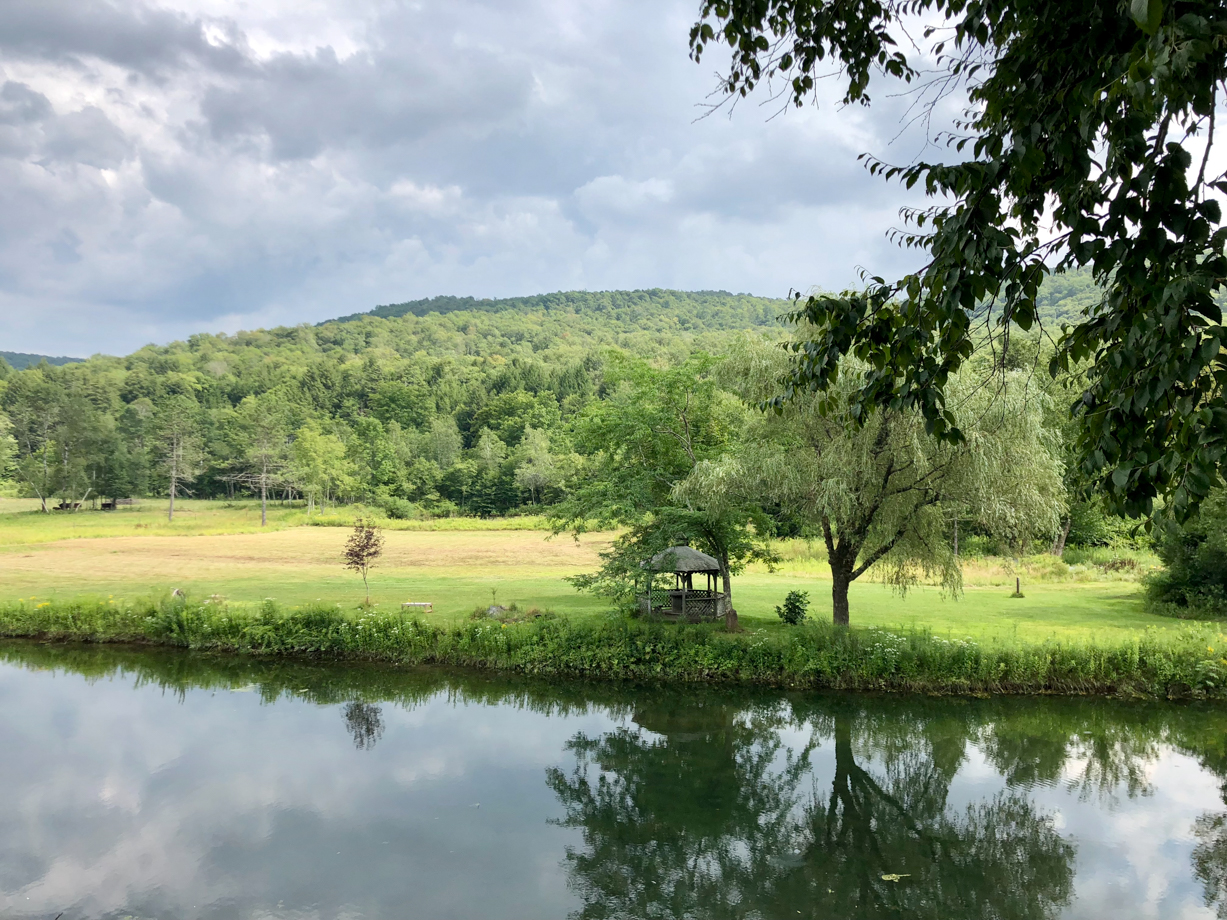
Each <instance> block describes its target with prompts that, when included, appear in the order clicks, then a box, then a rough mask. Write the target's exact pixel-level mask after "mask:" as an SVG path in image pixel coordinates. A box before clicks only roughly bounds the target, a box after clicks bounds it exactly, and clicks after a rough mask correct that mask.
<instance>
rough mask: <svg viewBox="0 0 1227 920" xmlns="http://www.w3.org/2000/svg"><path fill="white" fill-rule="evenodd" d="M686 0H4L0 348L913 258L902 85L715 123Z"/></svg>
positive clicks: (912, 144)
mask: <svg viewBox="0 0 1227 920" xmlns="http://www.w3.org/2000/svg"><path fill="white" fill-rule="evenodd" d="M697 7H698V3H697V2H696V0H680V2H675V0H617V2H614V0H485V2H483V0H446V2H444V0H435V2H430V0H423V2H408V0H167V2H162V3H159V2H150V3H145V2H140V0H116V2H106V0H0V21H2V22H3V23H4V26H3V28H2V29H0V349H7V350H13V351H34V352H41V353H50V354H70V355H87V354H90V353H92V352H96V351H107V352H111V353H123V352H126V351H129V350H131V349H133V348H136V347H139V346H140V345H142V344H144V343H146V342H151V341H152V342H165V341H169V340H171V339H174V338H180V337H183V336H186V335H189V334H191V333H193V332H200V331H207V332H216V331H234V330H236V329H240V328H253V327H257V326H267V325H275V324H295V323H300V322H317V321H319V320H322V319H327V318H329V317H332V316H336V315H340V314H346V313H352V312H355V311H359V310H366V309H370V308H371V307H373V306H375V305H376V304H381V303H395V302H399V301H404V300H409V299H414V298H419V297H429V296H433V295H436V294H459V295H469V294H471V295H475V296H481V297H498V296H512V295H519V294H534V293H540V292H545V291H556V290H568V289H589V290H601V289H610V288H643V287H672V288H682V289H692V290H693V289H704V288H706V289H710V288H723V289H726V290H731V291H746V292H751V293H755V294H762V295H770V296H783V295H785V294H787V292H788V290H789V288H790V287H792V288H801V289H808V288H810V287H813V286H821V287H827V288H837V287H841V286H844V285H848V284H851V283H853V282H854V281H855V278H856V271H857V268H858V267H860V266H866V267H870V268H872V269H873V270H874V271H875V273H886V272H892V271H897V270H899V269H901V268H903V267H906V266H907V265H909V263H910V261H911V259H912V258H914V257H912V256H909V255H908V254H906V253H901V252H900V251H899V250H897V249H896V248H895V247H894V246H893V245H892V244H891V243H889V242H888V241H887V240H886V239H885V237H884V233H885V231H886V230H887V229H889V228H890V227H891V226H893V225H895V224H897V222H898V217H897V209H898V207H899V205H900V204H901V203H902V201H903V199H902V197H901V195H900V193H899V190H898V188H897V187H892V186H890V185H887V184H885V183H883V182H881V181H880V180H877V179H873V178H871V177H869V176H868V175H867V174H866V173H865V172H864V170H863V168H862V167H861V166H860V165H859V164H858V163H857V162H856V155H857V154H858V153H860V152H862V151H872V152H873V153H875V154H878V155H881V156H883V157H884V158H886V159H889V160H892V161H894V162H906V161H910V160H911V159H913V158H914V157H915V156H916V155H917V154H918V153H919V152H920V150H921V148H922V145H923V140H924V139H923V137H918V136H916V132H912V133H905V134H904V136H903V137H902V138H898V139H897V138H896V135H898V133H899V129H900V115H901V112H902V110H903V107H904V100H901V99H892V98H885V97H883V96H882V95H881V94H879V98H878V100H877V104H875V107H874V109H873V110H872V111H866V110H862V109H860V108H856V109H844V110H841V109H840V108H839V107H838V106H835V105H831V104H824V105H821V106H820V107H819V108H817V109H813V110H805V111H798V110H789V111H786V112H783V113H779V114H777V113H778V106H776V105H772V104H769V103H767V100H766V99H765V98H764V99H762V100H755V101H754V102H753V103H751V104H743V105H742V106H741V107H739V108H738V109H737V111H736V112H735V113H734V114H733V115H732V117H731V118H730V117H727V116H726V115H724V114H720V115H716V116H714V117H709V118H705V119H703V118H699V117H698V116H700V115H701V114H702V112H703V109H702V105H703V103H704V102H705V100H706V99H707V97H708V93H709V92H710V90H711V89H712V88H713V86H714V85H715V71H716V69H717V67H718V66H719V64H720V60H719V59H718V58H717V57H712V58H711V59H710V60H707V59H705V60H704V61H703V63H702V64H700V65H696V64H694V63H693V62H691V61H690V60H689V58H688V56H687V46H686V38H687V33H688V31H689V26H690V24H691V22H692V20H693V17H694V14H695V11H696V9H697ZM835 88H836V87H835V86H834V85H831V86H830V88H829V92H831V93H834V90H835ZM824 91H826V90H824ZM760 103H763V104H760ZM773 115H774V116H776V117H774V118H773V117H772V116H773Z"/></svg>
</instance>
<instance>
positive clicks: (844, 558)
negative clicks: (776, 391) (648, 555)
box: [679, 341, 1064, 625]
mask: <svg viewBox="0 0 1227 920" xmlns="http://www.w3.org/2000/svg"><path fill="white" fill-rule="evenodd" d="M787 361H788V358H787V355H786V354H785V353H784V352H783V351H782V350H781V349H779V348H775V347H772V346H770V345H768V344H766V343H762V342H755V341H752V342H747V343H746V344H745V345H744V346H743V347H742V348H741V349H740V350H739V351H738V352H736V353H735V354H733V355H732V356H731V357H730V358H729V360H728V362H727V364H726V366H725V368H724V373H725V374H726V375H727V378H728V381H729V385H730V386H735V387H736V388H737V389H738V390H739V391H740V394H741V395H742V397H743V398H745V399H746V400H747V401H749V402H751V403H754V402H758V401H759V400H761V399H762V398H763V397H764V396H765V395H766V394H769V393H770V392H772V390H773V388H774V387H775V385H776V381H778V379H779V377H780V375H781V373H783V371H784V369H785V368H786V365H787ZM856 386H857V384H856V382H855V380H854V375H853V374H847V375H843V376H842V377H841V378H840V379H839V380H837V381H835V382H834V383H833V384H832V385H831V386H830V387H829V388H828V389H827V391H826V392H825V393H821V394H820V393H810V392H804V393H799V394H797V396H796V397H795V398H794V399H792V400H791V401H789V402H787V403H784V404H782V405H781V406H780V408H779V411H778V412H773V413H766V414H759V415H757V416H755V417H754V418H753V420H752V421H751V422H750V427H749V430H748V431H746V432H745V435H744V436H743V437H742V438H741V440H740V443H739V446H738V447H737V449H736V450H735V451H731V452H730V453H728V454H727V455H725V456H723V457H721V458H720V459H718V460H714V461H707V462H704V463H701V464H699V465H698V466H697V467H696V469H695V471H694V473H693V474H692V475H691V476H690V477H689V479H688V480H687V481H686V482H685V483H684V484H683V485H681V486H680V487H679V491H680V492H683V493H696V494H704V495H718V494H725V495H728V496H730V497H731V499H730V500H735V498H736V496H738V495H740V494H749V495H757V496H759V497H761V498H763V499H769V500H772V501H774V502H777V503H779V504H780V505H781V506H784V507H787V508H789V509H790V510H791V511H792V512H793V514H795V515H796V516H798V517H799V518H801V519H802V520H804V521H806V522H807V523H808V524H809V525H810V526H812V527H813V528H814V529H816V530H819V531H821V533H822V536H823V540H824V542H825V543H826V549H827V558H828V561H829V562H830V566H831V577H832V586H831V597H832V605H833V617H834V621H835V623H836V624H839V625H847V624H848V618H849V612H848V588H849V586H850V585H851V584H852V582H854V581H855V580H856V579H858V578H860V577H861V576H862V575H864V574H865V573H866V572H867V571H869V569H870V568H871V567H873V566H875V565H876V566H879V567H880V569H881V570H882V571H883V573H884V574H886V576H887V577H888V578H889V579H891V580H892V581H894V582H895V583H896V584H898V585H900V586H903V585H906V584H907V583H908V582H909V581H911V580H913V579H914V578H915V576H916V574H917V573H918V572H921V571H923V572H925V573H926V574H929V575H934V574H936V575H939V576H940V578H941V580H942V581H943V583H944V584H946V585H947V586H948V587H949V588H951V589H957V587H958V585H959V569H958V564H957V559H956V558H955V556H954V553H953V548H952V546H951V541H950V539H949V536H948V526H949V524H948V522H949V521H950V518H951V509H952V508H955V509H957V510H958V513H959V514H965V515H969V516H971V517H972V518H973V519H975V520H976V521H978V522H979V523H980V524H981V525H982V526H984V527H986V528H987V529H989V530H990V531H992V532H994V533H996V534H998V535H1000V536H1001V537H1003V538H1004V539H1006V540H1008V541H1010V542H1013V543H1014V544H1016V545H1019V544H1023V543H1025V542H1026V541H1027V540H1028V539H1030V538H1032V537H1033V536H1040V535H1044V536H1048V537H1051V535H1052V534H1054V533H1055V532H1056V531H1057V528H1058V527H1059V526H1060V520H1061V514H1062V512H1063V510H1064V488H1063V484H1062V479H1061V472H1062V464H1061V460H1060V457H1059V445H1058V444H1057V443H1056V439H1055V437H1054V436H1053V432H1050V431H1049V430H1048V429H1046V428H1045V427H1044V420H1043V410H1044V406H1045V396H1044V394H1043V393H1042V392H1041V391H1040V389H1039V388H1038V387H1036V386H1035V385H1034V381H1032V380H1031V379H1029V378H1028V376H1027V375H1025V374H1022V373H1017V372H1013V373H1008V374H1006V375H1005V377H1004V379H1003V384H1002V386H1000V387H998V388H993V389H990V388H987V387H983V386H977V385H975V382H974V380H971V379H964V378H959V379H956V380H954V381H952V385H951V386H950V388H949V393H950V407H951V409H950V411H951V413H952V416H953V417H954V418H955V419H956V421H957V423H958V424H959V426H960V428H961V430H962V431H963V434H964V437H963V438H962V439H961V440H959V441H957V442H952V441H949V440H939V439H936V438H933V437H931V436H929V434H928V433H927V432H926V431H925V421H924V417H923V416H922V414H921V413H920V412H917V411H915V410H908V409H902V410H896V409H879V410H876V411H874V412H873V413H871V414H870V415H869V417H868V418H861V417H859V415H858V413H859V412H860V411H861V408H860V406H859V404H858V402H857V398H856Z"/></svg>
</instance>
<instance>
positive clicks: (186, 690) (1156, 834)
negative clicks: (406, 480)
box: [0, 641, 1227, 920]
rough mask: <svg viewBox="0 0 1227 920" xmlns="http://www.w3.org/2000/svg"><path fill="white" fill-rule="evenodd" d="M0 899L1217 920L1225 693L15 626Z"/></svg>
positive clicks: (638, 913)
mask: <svg viewBox="0 0 1227 920" xmlns="http://www.w3.org/2000/svg"><path fill="white" fill-rule="evenodd" d="M0 789H3V790H5V794H4V796H2V797H0V916H4V917H10V916H11V917H16V918H23V920H24V918H35V917H38V918H42V917H46V918H48V920H50V918H53V917H54V916H56V914H58V913H60V912H61V911H63V912H64V920H76V918H95V917H97V918H119V917H134V918H136V917H139V918H146V917H158V918H164V917H175V918H178V917H184V918H186V917H210V918H214V917H216V918H223V917H225V918H230V917H234V918H248V917H251V918H255V917H287V918H288V917H296V918H297V917H321V918H323V917H328V918H333V917H335V918H342V917H344V918H383V917H482V918H496V917H528V916H532V917H582V918H605V917H627V918H630V917H695V918H699V917H704V918H706V917H711V918H721V917H736V918H743V917H744V918H755V917H763V918H767V917H798V916H802V917H815V918H817V917H854V918H862V917H864V918H871V917H872V918H877V917H922V918H927V917H933V918H937V917H941V918H944V920H960V918H968V920H970V918H979V917H1001V918H1019V920H1022V918H1037V920H1038V918H1046V917H1058V916H1061V917H1099V916H1109V915H1110V916H1115V917H1126V918H1129V917H1147V916H1164V917H1169V916H1170V917H1214V916H1216V915H1217V916H1220V917H1222V916H1227V709H1225V708H1224V707H1223V706H1222V705H1221V704H1215V703H1208V702H1196V701H1194V702H1185V703H1169V702H1160V701H1132V702H1131V701H1122V700H1111V699H1101V698H1071V697H1063V698H1059V697H1051V698H1036V697H1029V698H1023V697H994V698H987V699H975V698H966V697H963V698H952V697H929V696H914V695H903V694H864V693H839V692H831V691H821V692H819V691H798V690H793V691H782V690H772V689H764V688H745V687H729V686H718V685H704V684H691V685H678V684H671V685H648V684H642V683H630V682H613V681H600V682H593V681H574V680H568V681H551V680H544V679H540V678H532V677H525V676H518V675H507V674H499V673H495V672H490V671H466V670H458V669H448V668H440V667H395V666H389V665H380V664H370V665H352V664H342V663H333V662H313V661H307V660H300V659H292V658H271V657H254V656H238V655H229V654H210V653H200V652H187V651H182V650H175V649H162V648H136V647H128V646H101V645H73V644H43V643H37V642H25V641H4V642H0Z"/></svg>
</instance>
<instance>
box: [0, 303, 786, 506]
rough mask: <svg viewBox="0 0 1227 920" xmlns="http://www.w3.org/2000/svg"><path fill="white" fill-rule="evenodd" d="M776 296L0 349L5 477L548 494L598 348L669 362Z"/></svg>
mask: <svg viewBox="0 0 1227 920" xmlns="http://www.w3.org/2000/svg"><path fill="white" fill-rule="evenodd" d="M424 304H425V305H434V306H437V307H438V309H432V310H431V311H429V312H427V311H425V310H423V309H422V307H423V305H424ZM464 307H471V308H467V309H466V308H464ZM786 307H787V303H786V302H784V301H772V300H767V299H764V298H757V297H748V296H740V295H730V294H724V293H697V294H691V293H683V292H675V291H637V292H614V293H597V294H577V293H570V294H557V295H549V296H544V297H537V298H520V299H516V300H510V301H471V300H461V299H454V298H437V299H436V300H435V301H428V302H421V303H417V304H406V305H402V306H401V307H397V308H380V309H379V310H376V311H374V313H372V314H366V315H359V316H352V317H346V318H344V319H341V320H336V321H332V322H327V323H322V324H320V325H318V326H313V327H312V326H297V327H282V328H277V329H270V330H259V331H256V332H240V333H238V334H236V335H206V334H201V335H194V336H192V337H191V338H190V339H188V340H187V341H185V342H174V343H171V344H169V345H164V346H147V347H145V348H142V349H140V350H138V351H136V352H134V353H133V354H131V355H128V356H126V357H109V356H101V355H99V356H95V357H93V358H91V359H89V360H88V361H86V362H82V363H76V364H70V365H67V366H53V365H50V364H43V365H40V366H34V367H31V368H29V369H26V370H23V371H21V372H14V371H13V370H12V369H10V368H9V367H8V366H7V365H0V374H3V375H4V378H5V379H4V382H3V383H2V384H0V386H3V388H4V391H3V402H2V406H3V409H4V411H5V412H6V414H7V415H8V418H9V420H10V422H11V427H12V434H13V436H14V437H15V438H16V441H17V444H16V463H15V465H14V471H13V475H14V477H15V478H16V479H17V480H18V481H19V483H20V487H21V489H22V490H23V491H24V492H26V493H27V494H32V495H35V496H36V497H46V498H48V499H51V498H55V499H57V501H64V502H67V503H70V504H71V503H75V502H78V501H81V500H82V499H83V498H84V499H85V500H89V499H95V498H112V497H125V496H129V495H144V494H151V493H163V494H165V493H167V492H168V491H169V489H170V479H171V478H172V477H173V478H175V479H176V480H177V482H176V490H177V491H179V492H180V494H192V495H195V496H199V497H216V496H233V495H235V494H236V493H240V494H252V493H255V492H258V491H259V489H260V488H261V487H263V488H264V489H265V490H266V491H267V492H271V493H274V494H285V493H286V492H287V491H288V492H290V493H293V494H297V495H304V494H306V495H308V496H309V497H310V498H311V499H312V501H313V502H314V501H316V500H319V501H328V500H351V499H360V500H363V501H365V502H368V503H373V504H376V505H379V506H381V507H383V508H384V509H385V510H386V511H387V512H388V513H389V514H391V515H394V516H405V515H411V514H414V513H417V512H418V511H422V512H426V513H431V514H448V513H465V514H482V515H489V514H501V513H507V512H509V511H512V510H514V509H517V508H520V507H522V506H532V505H539V504H541V503H543V502H545V503H549V502H552V501H556V500H557V499H558V498H559V497H560V496H561V495H562V494H563V493H564V492H565V491H566V489H567V487H568V483H569V482H570V480H571V478H572V477H573V476H574V475H576V474H577V472H578V469H579V467H580V465H581V462H580V458H579V457H578V456H576V455H575V453H574V451H573V448H572V446H571V443H570V440H569V437H568V433H567V425H568V422H569V421H570V420H571V419H573V418H574V417H575V416H576V414H577V413H579V412H580V411H581V410H582V409H583V408H584V406H586V405H587V404H588V403H589V402H591V401H592V400H594V399H599V398H601V396H602V394H603V385H604V370H605V367H606V365H607V363H608V362H609V360H610V359H611V356H616V355H629V356H635V357H638V358H641V359H645V360H648V361H651V362H653V363H658V364H663V365H668V364H670V363H678V362H682V361H684V360H685V359H686V358H687V357H688V356H689V355H691V354H692V353H694V352H696V351H704V350H706V351H720V350H721V349H723V348H724V347H725V346H726V345H727V344H728V342H729V341H731V340H732V338H733V337H735V336H739V335H742V334H744V332H745V330H748V329H763V330H773V332H772V334H778V332H779V330H780V328H781V326H780V324H779V322H778V320H777V316H778V314H779V312H780V311H781V310H782V309H784V308H786ZM380 313H383V314H390V315H388V316H382V315H377V314H380ZM253 432H254V434H253ZM253 438H254V441H253ZM253 444H255V446H253ZM309 448H310V449H309ZM311 450H315V451H316V454H317V455H316V456H312V455H311ZM253 451H256V452H257V453H258V457H257V456H256V454H253ZM321 452H322V453H321ZM253 458H254V459H253ZM257 460H258V463H257ZM256 466H258V467H259V471H258V472H256V471H255V467H256ZM308 467H310V469H307V468H308Z"/></svg>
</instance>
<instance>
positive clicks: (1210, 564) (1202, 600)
mask: <svg viewBox="0 0 1227 920" xmlns="http://www.w3.org/2000/svg"><path fill="white" fill-rule="evenodd" d="M1156 542H1157V544H1158V545H1157V551H1158V554H1159V558H1160V559H1162V560H1163V562H1164V564H1165V565H1166V566H1167V570H1166V571H1165V572H1161V573H1158V574H1156V575H1152V576H1150V577H1149V578H1147V580H1146V593H1147V599H1148V601H1149V603H1150V606H1151V608H1152V609H1154V610H1155V612H1157V613H1167V614H1175V615H1176V616H1182V617H1220V616H1227V493H1225V492H1224V491H1223V490H1221V489H1220V490H1218V491H1216V492H1214V493H1212V494H1211V495H1210V497H1209V498H1207V499H1206V501H1204V502H1203V503H1202V506H1201V512H1200V513H1199V514H1198V516H1197V517H1195V518H1193V519H1192V520H1190V521H1188V522H1186V523H1185V524H1184V526H1182V527H1175V526H1169V527H1167V528H1165V529H1164V530H1163V531H1162V532H1161V533H1160V535H1159V537H1158V539H1157V541H1156Z"/></svg>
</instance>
